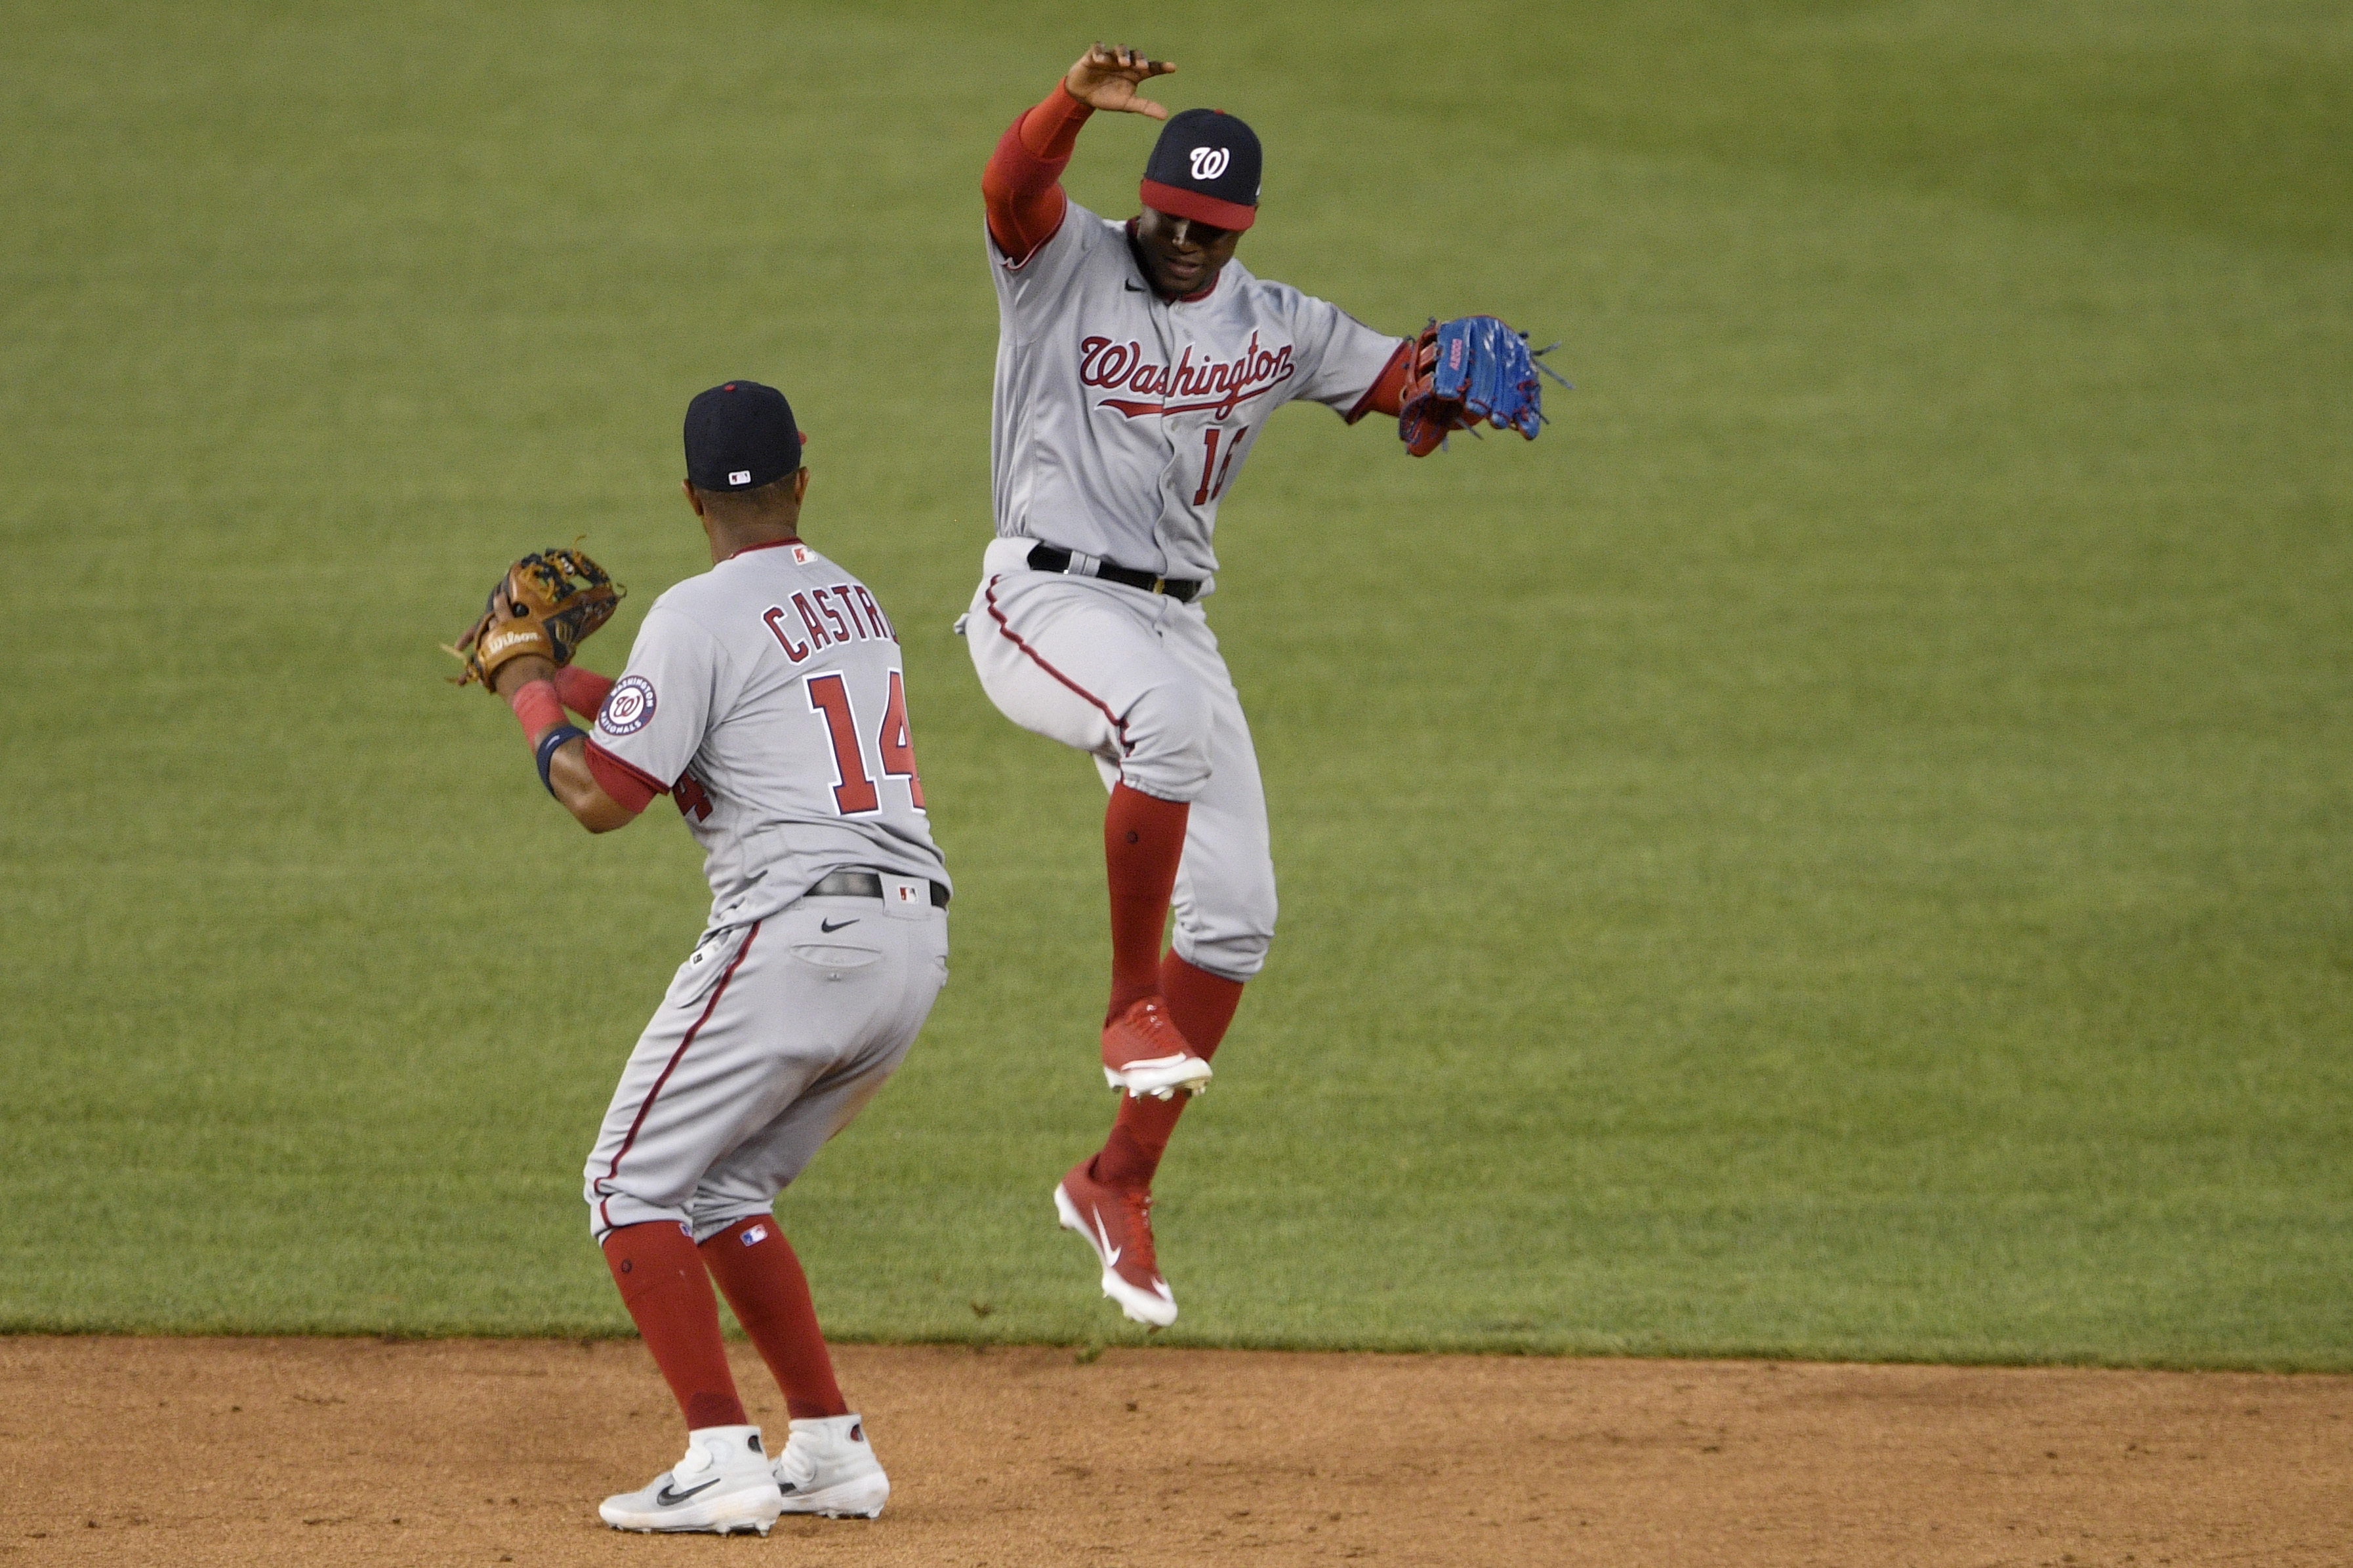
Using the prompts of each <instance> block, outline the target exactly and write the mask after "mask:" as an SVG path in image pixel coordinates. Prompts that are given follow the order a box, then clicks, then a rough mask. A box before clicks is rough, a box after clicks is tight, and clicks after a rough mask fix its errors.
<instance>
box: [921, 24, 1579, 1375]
mask: <svg viewBox="0 0 2353 1568" xmlns="http://www.w3.org/2000/svg"><path fill="white" fill-rule="evenodd" d="M1174 69H1175V67H1174V66H1173V65H1171V64H1169V63H1168V62H1167V61H1166V60H1154V59H1149V58H1145V57H1144V56H1143V55H1140V54H1138V53H1136V52H1134V50H1131V49H1127V48H1124V47H1105V46H1103V45H1097V46H1095V47H1093V48H1091V49H1089V50H1088V51H1087V52H1086V54H1084V55H1083V56H1082V57H1080V58H1079V60H1078V62H1077V63H1076V64H1074V65H1073V66H1071V68H1070V70H1069V71H1068V72H1067V73H1066V74H1065V75H1064V76H1063V78H1062V79H1061V81H1060V83H1058V84H1057V85H1056V86H1055V88H1054V89H1053V90H1052V91H1051V92H1050V93H1048V94H1047V95H1046V97H1045V99H1044V100H1042V101H1040V102H1039V103H1038V104H1037V105H1036V106H1035V107H1034V108H1032V109H1030V110H1028V111H1027V112H1025V113H1023V114H1022V115H1021V116H1020V118H1018V120H1016V121H1014V122H1013V125H1012V127H1011V128H1010V129H1009V130H1008V131H1007V132H1005V135H1004V138H1003V139H1002V140H1001V141H1000V142H998V143H997V151H996V153H995V154H994V155H993V156H992V157H991V158H990V159H989V162H988V167H987V173H986V174H984V175H983V177H982V181H981V190H982V193H983V195H985V197H986V198H987V230H988V255H989V259H990V263H991V266H990V271H991V273H992V275H993V276H994V277H995V279H996V282H997V309H998V320H999V332H998V338H997V384H996V399H995V414H994V425H993V429H992V433H991V463H992V476H991V477H992V481H993V489H994V491H995V499H996V513H997V538H996V540H995V542H992V543H991V544H990V545H989V547H988V549H987V553H986V554H985V555H984V556H983V558H982V568H981V581H980V586H979V588H978V590H977V591H976V593H975V595H974V596H973V601H972V606H971V609H970V611H969V613H968V614H967V615H966V616H965V617H964V619H963V620H961V621H959V622H958V623H957V625H958V629H959V630H960V631H962V632H963V633H964V635H965V642H966V647H967V648H968V650H969V652H970V653H971V655H972V661H973V666H974V668H976V670H977V671H978V672H979V676H980V681H981V685H982V687H983V688H984V689H986V690H987V693H988V696H989V699H990V700H992V701H993V702H995V703H996V705H997V708H998V709H999V710H1002V711H1003V712H1004V714H1005V715H1006V716H1007V717H1008V718H1009V719H1011V720H1012V721H1014V722H1015V723H1017V724H1019V725H1021V726H1022V727H1023V728H1025V729H1029V730H1033V731H1037V732H1038V733H1039V734H1041V735H1046V736H1049V737H1050V738H1052V739H1054V740H1057V741H1060V742H1062V743H1063V744H1065V745H1068V746H1072V747H1075V748H1077V749H1078V750H1080V751H1082V752H1088V753H1090V754H1091V755H1092V757H1093V758H1094V759H1095V762H1096V764H1097V766H1098V768H1099V769H1100V770H1101V772H1102V774H1103V780H1104V783H1105V784H1107V785H1108V786H1109V787H1110V790H1111V801H1110V805H1109V806H1108V808H1107V810H1106V813H1105V816H1104V819H1103V854H1104V859H1105V862H1106V869H1107V872H1108V879H1109V883H1110V894H1111V936H1112V976H1111V996H1110V1005H1109V1006H1108V1008H1107V1010H1106V1013H1105V1017H1104V1026H1103V1076H1104V1077H1105V1079H1108V1080H1109V1081H1110V1082H1111V1083H1112V1084H1113V1086H1114V1087H1116V1088H1119V1089H1124V1090H1125V1091H1126V1093H1125V1095H1124V1097H1123V1099H1122V1100H1121V1103H1120V1107H1119V1110H1118V1114H1117V1116H1116V1119H1115V1120H1114V1121H1113V1125H1112V1130H1111V1135H1110V1137H1109V1138H1108V1139H1107V1140H1106V1141H1105V1142H1104V1143H1103V1147H1102V1149H1101V1150H1100V1151H1098V1152H1095V1153H1093V1154H1092V1155H1090V1156H1089V1157H1088V1158H1086V1159H1083V1160H1081V1161H1080V1162H1079V1163H1077V1164H1075V1165H1073V1166H1072V1167H1071V1170H1070V1172H1069V1173H1068V1174H1067V1175H1065V1176H1064V1177H1063V1178H1062V1180H1061V1182H1060V1184H1059V1185H1058V1186H1057V1187H1056V1188H1055V1191H1054V1204H1055V1208H1056V1211H1057V1213H1058V1215H1059V1216H1060V1222H1061V1224H1062V1225H1063V1226H1065V1227H1066V1228H1068V1229H1071V1230H1073V1231H1076V1232H1077V1233H1078V1234H1079V1235H1081V1236H1082V1237H1085V1238H1086V1239H1087V1241H1088V1243H1089V1244H1090V1245H1091V1246H1092V1247H1093V1248H1094V1251H1095V1254H1096V1257H1097V1258H1098V1260H1099V1261H1100V1262H1101V1264H1102V1268H1103V1276H1102V1285H1103V1293H1104V1294H1105V1295H1107V1296H1109V1297H1110V1298H1111V1299H1112V1300H1113V1301H1115V1302H1117V1303H1118V1305H1119V1306H1120V1308H1121V1310H1123V1311H1124V1312H1125V1313H1126V1315H1127V1316H1128V1317H1130V1318H1132V1319H1134V1320H1135V1321H1138V1322H1141V1323H1145V1324H1148V1325H1151V1326H1153V1327H1155V1328H1156V1327H1161V1326H1165V1325H1166V1324H1168V1323H1170V1322H1173V1321H1175V1320H1176V1297H1175V1294H1174V1293H1173V1292H1172V1291H1171V1290H1170V1289H1169V1288H1168V1284H1167V1281H1166V1279H1163V1278H1162V1276H1161V1274H1160V1270H1159V1267H1158V1264H1157V1261H1156V1258H1155V1248H1154V1244H1153V1235H1152V1225H1151V1202H1152V1178H1153V1174H1154V1173H1155V1170H1156V1169H1157V1167H1158V1165H1159V1163H1160V1159H1161V1155H1162V1153H1163V1152H1164V1151H1165V1149H1166V1146H1167V1142H1168V1138H1169V1134H1170V1132H1171V1131H1172V1130H1173V1129H1174V1128H1175V1126H1176V1119H1177V1117H1178V1115H1179V1114H1180V1113H1181V1112H1182V1111H1183V1110H1184V1108H1185V1105H1186V1102H1187V1097H1188V1096H1189V1095H1191V1094H1194V1093H1198V1092H1199V1091H1200V1090H1201V1089H1203V1088H1205V1087H1206V1086H1207V1085H1208V1081H1209V1077H1210V1058H1211V1057H1212V1056H1213V1055H1214V1054H1215V1052H1216V1051H1217V1048H1218V1044H1219V1041H1220V1040H1221V1039H1223V1038H1224V1037H1225V1033H1226V1028H1227V1026H1228V1024H1229V1023H1230V1022H1231V1020H1232V1018H1233V1016H1234V1012H1235V1009H1236V1007H1237V1006H1238V1005H1239V1004H1240V1000H1241V994H1242V986H1243V984H1244V983H1245V982H1246V981H1248V980H1249V979H1250V977H1251V976H1252V975H1254V974H1256V973H1258V972H1259V969H1260V967H1261V964H1263V963H1265V961H1266V953H1267V948H1268V944H1269V942H1270V941H1271V939H1272V936H1273V933H1274V917H1275V889H1274V866H1273V862H1272V859H1271V857H1270V855H1269V852H1268V843H1267V817H1266V802H1265V798H1264V795H1263V794H1262V792H1261V787H1260V782H1259V770H1258V760H1257V756H1256V754H1255V752H1253V751H1252V748H1251V744H1250V726H1249V723H1248V722H1247V721H1245V719H1244V718H1243V715H1242V706H1241V700H1240V697H1239V695H1238V694H1237V693H1236V691H1235V689H1234V684H1233V681H1232V679H1230V678H1229V676H1228V674H1227V672H1226V665H1225V661H1224V659H1223V658H1221V657H1220V656H1219V651H1218V639H1217V638H1216V637H1214V636H1213V635H1211V633H1210V630H1209V625H1208V618H1207V617H1206V616H1204V614H1203V613H1202V604H1201V601H1202V600H1203V599H1204V598H1205V597H1207V596H1208V594H1209V592H1210V591H1211V589H1212V587H1213V586H1214V580H1215V577H1216V574H1217V569H1218V558H1217V555H1216V553H1215V552H1214V551H1213V550H1212V549H1211V548H1210V537H1211V534H1212V532H1213V531H1214V530H1215V528H1216V526H1217V518H1218V505H1219V501H1220V500H1222V499H1223V498H1224V497H1225V496H1226V494H1227V493H1228V492H1229V490H1230V489H1231V488H1232V486H1233V483H1234V480H1235V478H1236V477H1237V475H1238V474H1239V473H1240V469H1241V466H1242V463H1243V461H1244V460H1245V459H1246V458H1247V457H1248V456H1249V454H1250V450H1251V448H1252V447H1255V446H1256V445H1257V442H1258V438H1259V436H1260V434H1261V432H1262V431H1264V430H1265V428H1266V421H1267V416H1269V415H1270V414H1271V413H1273V411H1274V410H1275V409H1276V408H1278V407H1280V406H1282V405H1283V404H1285V403H1288V402H1291V401H1293V399H1297V398H1305V399H1308V400H1310V401H1312V402H1315V403H1320V404H1323V405H1324V406H1325V407H1327V408H1330V409H1332V410H1334V411H1335V413H1337V414H1339V415H1340V416H1342V417H1343V418H1345V419H1346V420H1347V421H1349V422H1350V423H1352V424H1353V423H1355V422H1356V420H1358V419H1361V418H1363V417H1364V416H1366V414H1370V413H1381V414H1388V415H1396V416H1399V434H1400V436H1401V437H1403V438H1404V439H1405V441H1406V443H1407V447H1408V449H1409V451H1411V452H1412V453H1413V454H1414V455H1415V456H1420V455H1422V454H1424V453H1426V452H1429V451H1430V450H1433V449H1435V448H1436V447H1438V446H1439V445H1440V442H1441V441H1442V440H1443V438H1444V437H1445V434H1446V432H1447V431H1448V430H1451V429H1457V428H1467V427H1469V426H1471V425H1472V424H1473V423H1475V422H1477V420H1479V419H1481V418H1485V419H1487V420H1488V422H1489V423H1491V424H1493V425H1496V426H1499V427H1509V428H1515V429H1519V430H1520V431H1521V432H1522V434H1524V435H1527V436H1531V437H1533V435H1534V434H1535V429H1536V426H1537V423H1538V421H1539V420H1540V419H1541V417H1542V416H1541V413H1540V412H1539V411H1538V408H1537V398H1536V390H1535V389H1536V385H1537V383H1536V377H1535V370H1534V367H1533V362H1532V360H1531V358H1530V356H1529V354H1528V352H1527V349H1526V346H1525V343H1524V342H1522V340H1521V339H1520V337H1519V336H1518V335H1517V334H1515V333H1513V332H1511V331H1509V329H1507V328H1504V327H1503V324H1502V323H1501V322H1499V321H1495V320H1494V318H1493V317H1468V318H1463V319H1462V320H1461V321H1452V322H1449V323H1447V324H1446V325H1445V326H1444V327H1442V328H1441V327H1439V326H1437V325H1436V324H1435V323H1433V324H1432V326H1431V328H1430V330H1429V331H1425V332H1423V333H1422V334H1421V335H1420V337H1419V338H1418V339H1417V338H1408V339H1400V338H1398V337H1396V336H1393V335H1391V334H1389V333H1386V332H1379V331H1374V330H1373V329H1372V328H1370V327H1367V326H1366V325H1365V324H1364V323H1363V322H1361V321H1357V320H1356V319H1355V318H1354V317H1352V316H1350V315H1348V314H1347V313H1346V312H1345V311H1344V310H1340V309H1339V308H1338V307H1337V306H1335V305H1331V304H1327V303H1326V302H1324V300H1317V299H1314V298H1312V297H1310V296H1308V295H1306V294H1303V293H1301V292H1300V291H1299V290H1298V289H1293V288H1290V287H1288V286H1287V285H1284V284H1282V283H1275V282H1271V281H1269V280H1267V279H1261V278H1258V277H1255V276H1253V275H1252V274H1251V273H1250V271H1249V269H1248V268H1244V267H1243V266H1242V265H1241V264H1240V262H1238V261H1236V260H1235V259H1234V250H1235V247H1236V246H1237V244H1238V243H1239V242H1240V239H1241V237H1242V235H1243V233H1244V231H1246V230H1247V229H1249V227H1250V225H1251V224H1252V222H1254V221H1255V220H1256V218H1257V216H1258V200H1259V173H1260V163H1261V156H1260V148H1259V141H1258V137H1257V136H1256V135H1255V134H1254V133H1253V132H1251V130H1250V127H1249V126H1248V125H1246V124H1244V123H1243V122H1242V121H1240V120H1238V119H1236V118H1235V117H1234V116H1232V115H1230V114H1227V113H1224V112H1223V111H1220V110H1207V109H1192V110H1185V111H1184V112H1183V113H1181V114H1178V115H1176V117H1175V118H1173V119H1171V118H1169V115H1168V112H1167V110H1165V109H1164V108H1162V107H1161V106H1160V105H1159V104H1157V103H1155V102H1153V101H1151V100H1147V99H1145V98H1143V97H1140V96H1139V95H1138V93H1137V89H1138V87H1139V86H1141V85H1142V84H1143V83H1144V82H1145V81H1147V80H1148V79H1151V78H1153V77H1155V76H1159V75H1163V74H1165V73H1166V72H1168V71H1172V70H1174ZM1097 110H1113V111H1124V112H1127V113H1135V114H1144V115H1148V116H1150V117H1151V118H1153V119H1155V120H1164V121H1166V122H1167V123H1166V127H1165V128H1164V130H1163V131H1162V132H1161V134H1160V137H1159V140H1158V142H1157V143H1156V144H1155V146H1154V148H1153V150H1152V155H1151V157H1150V159H1149V160H1148V161H1147V163H1145V172H1144V180H1143V184H1142V187H1141V189H1140V191H1139V197H1140V204H1141V208H1142V210H1141V211H1140V213H1139V214H1138V215H1137V216H1134V217H1132V218H1129V219H1127V220H1125V221H1124V222H1120V221H1113V220H1106V219H1104V218H1102V217H1099V216H1096V215H1095V214H1093V213H1091V212H1089V211H1087V210H1086V209H1085V208H1083V207H1081V206H1079V205H1077V204H1076V203H1074V202H1072V201H1071V199H1070V198H1069V196H1068V195H1066V194H1065V193H1064V192H1063V190H1062V188H1061V186H1060V176H1061V172H1062V170H1063V169H1064V167H1066V166H1067V165H1068V163H1069V162H1070V158H1071V149H1072V147H1073V145H1074V144H1075V142H1076V141H1077V138H1078V134H1079V132H1080V129H1081V128H1082V126H1083V125H1085V123H1086V121H1087V120H1088V118H1089V117H1090V116H1091V115H1092V114H1093V113H1094V112H1095V111H1097ZM1172 900H1173V904H1174V909H1175V911H1176V922H1175V937H1174V941H1173V942H1172V944H1171V946H1170V948H1169V951H1168V952H1166V953H1165V954H1164V953H1163V952H1161V949H1160V940H1161V932H1162V930H1163V928H1164V926H1165V924H1166V921H1167V917H1168V913H1169V910H1170V908H1171V905H1172Z"/></svg>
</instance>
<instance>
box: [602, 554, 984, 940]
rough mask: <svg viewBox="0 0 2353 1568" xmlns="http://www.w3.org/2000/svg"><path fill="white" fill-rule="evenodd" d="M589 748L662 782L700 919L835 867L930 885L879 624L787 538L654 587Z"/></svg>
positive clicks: (917, 796)
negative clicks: (682, 838) (685, 849)
mask: <svg viewBox="0 0 2353 1568" xmlns="http://www.w3.org/2000/svg"><path fill="white" fill-rule="evenodd" d="M589 745H590V746H591V748H593V750H594V751H595V752H596V753H597V754H598V755H599V756H600V757H601V759H602V760H604V761H606V762H608V763H614V764H617V765H618V766H619V768H620V769H621V770H622V771H623V772H624V773H628V775H629V776H630V777H631V778H633V779H635V780H636V781H637V782H638V784H641V785H642V786H644V787H645V788H647V789H650V790H655V791H659V792H662V793H666V794H668V795H670V796H671V797H672V798H673V799H674V800H676V802H677V803H678V808H679V810H680V811H681V813H682V814H683V815H684V816H685V817H686V822H687V826H688V827H689V828H691V830H692V831H693V833H694V837H695V838H696V840H697V841H698V842H700V843H701V844H702V848H703V872H704V874H705V875H706V876H707V877H709V878H710V879H711V921H710V924H711V928H712V930H717V929H719V928H721V927H723V926H732V925H740V924H743V923H744V922H745V921H756V920H761V919H764V918H765V917H766V916H768V915H772V914H774V913H776V911H777V910H781V909H783V908H785V906H786V905H787V904H790V903H792V902H793V901H794V900H797V899H798V898H799V897H800V896H801V895H802V894H803V893H805V892H807V890H808V889H809V888H810V887H811V886H812V885H813V884H814V883H816V882H817V881H818V879H820V878H822V877H823V876H824V875H825V874H826V873H827V872H828V871H830V870H833V869H835V868H839V867H862V868H867V869H870V870H874V871H879V872H886V873H893V874H896V875H899V876H902V877H909V878H925V879H931V880H933V881H936V882H939V883H941V884H942V885H943V886H944V885H945V884H946V882H947V871H946V868H945V867H944V864H943V862H942V860H941V857H940V852H939V848H938V847H937V846H936V845H934V843H933V842H932V833H931V826H930V823H929V821H928V819H927V818H926V817H925V816H924V813H923V780H922V779H921V777H920V776H919V775H918V774H917V773H916V771H915V752H914V746H913V740H912V737H911V735H910V733H909V731H908V727H907V698H906V687H905V677H904V674H903V665H902V660H901V658H900V652H899V640H898V636H897V634H896V633H895V632H894V631H893V630H892V626H891V622H890V620H889V618H888V617H887V616H884V615H883V613H882V609H881V605H877V604H876V603H875V600H874V595H872V594H871V593H870V592H868V591H867V588H866V585H865V584H862V583H860V582H859V581H858V579H857V578H855V577H853V576H851V575H850V574H849V573H848V572H847V571H844V570H843V569H842V568H841V567H839V566H838V565H836V564H834V563H832V562H830V561H828V560H827V559H826V558H825V557H824V556H822V555H820V554H818V552H816V551H815V550H812V549H810V548H809V547H808V546H807V545H806V544H803V543H800V542H797V541H790V542H783V543H779V544H776V545H761V546H756V547H754V548H753V549H750V550H746V551H744V552H741V553H739V554H737V555H735V556H733V557H731V558H730V559H728V560H726V561H723V562H721V563H719V564H718V565H717V566H714V567H712V569H711V570H710V571H709V572H706V573H704V574H702V575H701V576H699V577H691V578H689V579H687V580H686V581H685V582H683V583H681V584H678V585H677V586H675V587H673V588H671V589H670V591H669V592H668V593H666V594H664V595H662V596H661V597H660V598H659V599H657V600H655V601H654V605H653V608H652V609H650V610H649V611H648V612H647V614H646V619H645V624H644V625H643V626H641V627H640V628H639V630H638V640H637V643H636V646H634V647H631V648H630V649H629V663H628V668H627V669H625V670H624V671H623V672H622V674H621V678H620V679H618V680H617V681H616V682H614V685H613V689H612V693H611V695H610V696H608V697H607V699H606V700H605V706H604V709H603V710H602V711H600V712H599V713H598V714H597V715H596V731H595V733H594V734H593V735H592V736H591V737H590V738H589Z"/></svg>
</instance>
